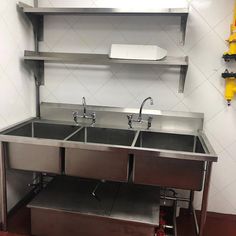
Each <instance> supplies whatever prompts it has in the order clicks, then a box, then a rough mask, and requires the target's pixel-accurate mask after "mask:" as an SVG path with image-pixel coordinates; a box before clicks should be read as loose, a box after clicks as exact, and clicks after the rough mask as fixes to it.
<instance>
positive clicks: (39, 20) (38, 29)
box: [18, 0, 44, 41]
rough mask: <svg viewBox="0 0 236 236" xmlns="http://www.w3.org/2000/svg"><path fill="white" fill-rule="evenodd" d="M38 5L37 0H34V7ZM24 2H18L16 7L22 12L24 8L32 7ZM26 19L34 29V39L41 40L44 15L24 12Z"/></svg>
mask: <svg viewBox="0 0 236 236" xmlns="http://www.w3.org/2000/svg"><path fill="white" fill-rule="evenodd" d="M37 6H38V0H34V7H37ZM34 7H32V6H30V5H27V4H25V3H22V2H19V4H18V9H20V10H21V12H23V13H24V8H32V9H33V8H34ZM24 14H25V15H26V16H27V17H28V19H29V20H30V21H31V23H32V25H33V30H34V36H35V41H36V40H37V41H43V27H44V16H43V15H36V14H33V13H24Z"/></svg>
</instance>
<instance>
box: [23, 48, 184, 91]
mask: <svg viewBox="0 0 236 236" xmlns="http://www.w3.org/2000/svg"><path fill="white" fill-rule="evenodd" d="M24 59H25V60H26V61H33V62H35V63H36V64H37V65H38V64H40V63H42V62H48V63H54V62H57V63H58V62H59V63H60V62H61V63H71V64H87V65H111V64H134V65H135V64H137V65H156V66H171V67H180V84H179V92H180V93H182V92H183V91H184V84H185V79H186V74H187V70H188V57H187V56H186V57H166V58H165V59H163V60H159V61H150V60H149V61H148V60H123V59H110V58H109V56H108V55H107V54H84V53H55V52H34V51H25V56H24ZM40 75H41V76H42V77H41V81H43V73H42V67H41V73H40ZM39 80H40V78H39Z"/></svg>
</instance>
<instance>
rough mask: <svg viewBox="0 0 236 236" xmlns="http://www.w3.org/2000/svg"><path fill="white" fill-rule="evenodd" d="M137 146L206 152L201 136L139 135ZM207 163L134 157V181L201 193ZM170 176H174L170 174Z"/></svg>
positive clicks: (137, 155) (148, 133) (152, 133)
mask: <svg viewBox="0 0 236 236" xmlns="http://www.w3.org/2000/svg"><path fill="white" fill-rule="evenodd" d="M135 146H136V147H144V148H152V149H165V150H173V151H183V152H190V155H191V153H203V154H204V153H205V152H204V149H203V147H202V144H201V142H200V140H199V139H198V137H195V136H192V135H182V134H169V133H154V132H146V131H144V132H140V135H139V137H138V139H137V142H136V144H135ZM204 166H205V163H204V161H195V160H179V159H168V158H162V156H161V154H160V156H158V157H157V156H156V157H155V156H151V155H150V156H148V155H141V154H136V155H134V171H133V181H134V183H136V184H148V185H157V186H165V187H171V188H180V189H192V190H197V191H200V190H202V185H203V177H204ZM170 173H171V174H170Z"/></svg>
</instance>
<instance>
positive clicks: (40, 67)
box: [25, 60, 44, 86]
mask: <svg viewBox="0 0 236 236" xmlns="http://www.w3.org/2000/svg"><path fill="white" fill-rule="evenodd" d="M25 61H26V63H28V65H29V66H30V68H31V69H32V71H33V74H34V78H35V83H36V85H37V86H41V85H44V61H28V60H25Z"/></svg>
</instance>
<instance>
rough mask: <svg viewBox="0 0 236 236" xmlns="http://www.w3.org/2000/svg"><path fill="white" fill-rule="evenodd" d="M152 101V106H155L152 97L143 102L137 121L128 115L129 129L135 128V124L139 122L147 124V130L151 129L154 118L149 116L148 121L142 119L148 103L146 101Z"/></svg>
mask: <svg viewBox="0 0 236 236" xmlns="http://www.w3.org/2000/svg"><path fill="white" fill-rule="evenodd" d="M148 100H150V105H153V104H154V103H153V99H152V98H151V97H148V98H146V99H144V100H143V102H142V104H141V107H140V109H139V115H138V118H137V119H133V115H128V116H127V118H128V125H129V127H130V128H131V129H132V128H133V122H137V123H143V122H147V129H149V128H150V127H151V126H152V117H151V116H149V117H148V119H147V120H143V118H142V115H143V114H142V112H143V107H144V105H145V103H146V101H148Z"/></svg>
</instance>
